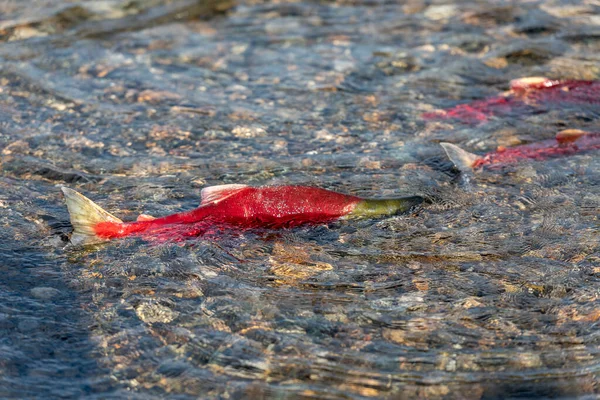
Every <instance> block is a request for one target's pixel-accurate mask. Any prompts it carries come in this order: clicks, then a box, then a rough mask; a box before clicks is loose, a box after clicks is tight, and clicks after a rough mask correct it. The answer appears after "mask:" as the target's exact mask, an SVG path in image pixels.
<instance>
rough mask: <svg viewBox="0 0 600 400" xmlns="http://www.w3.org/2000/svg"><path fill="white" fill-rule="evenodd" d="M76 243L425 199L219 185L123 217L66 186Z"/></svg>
mask: <svg viewBox="0 0 600 400" xmlns="http://www.w3.org/2000/svg"><path fill="white" fill-rule="evenodd" d="M62 191H63V193H64V195H65V199H66V202H67V208H68V210H69V214H70V218H71V224H72V225H73V228H74V231H73V234H72V236H71V242H72V243H74V244H85V243H93V242H98V241H103V240H109V239H115V238H122V237H125V236H130V235H142V236H150V237H152V235H156V234H158V233H159V232H163V233H164V232H165V228H167V232H169V234H170V235H174V236H178V235H179V236H181V235H184V236H194V235H199V234H202V232H204V231H206V230H207V229H209V227H226V228H227V227H229V228H234V229H252V228H268V229H279V228H286V227H294V226H298V225H303V224H320V223H327V222H331V221H334V220H337V219H340V218H348V217H367V218H368V217H379V216H384V215H393V214H397V213H401V212H406V211H408V210H410V209H411V208H412V207H414V206H416V205H418V204H420V203H421V202H422V201H423V198H422V197H420V196H410V197H402V198H395V199H371V200H369V199H363V198H360V197H357V196H351V195H347V194H342V193H337V192H333V191H331V190H325V189H319V188H315V187H307V186H265V187H251V186H247V185H221V186H212V187H207V188H205V189H203V190H202V192H201V203H200V206H199V207H198V208H196V209H194V210H191V211H187V212H182V213H177V214H172V215H168V216H165V217H160V218H154V217H151V216H147V215H140V216H139V217H138V219H137V221H133V222H123V221H121V220H120V219H119V218H117V217H115V216H114V215H112V214H110V213H108V212H107V211H105V210H103V209H102V208H101V207H100V206H98V205H97V204H95V203H94V202H92V201H91V200H90V199H88V198H86V197H85V196H83V195H81V194H80V193H78V192H76V191H74V190H72V189H69V188H66V187H63V188H62Z"/></svg>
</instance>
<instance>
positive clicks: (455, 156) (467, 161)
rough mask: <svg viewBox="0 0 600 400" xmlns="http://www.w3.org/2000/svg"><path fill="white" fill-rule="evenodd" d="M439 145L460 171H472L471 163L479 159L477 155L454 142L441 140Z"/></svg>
mask: <svg viewBox="0 0 600 400" xmlns="http://www.w3.org/2000/svg"><path fill="white" fill-rule="evenodd" d="M440 145H441V146H442V147H443V148H444V151H445V152H446V154H447V155H448V158H449V159H450V161H452V162H453V163H454V165H456V168H458V169H459V170H461V171H465V172H466V171H472V170H473V164H475V161H477V160H478V159H479V156H478V155H476V154H473V153H469V152H468V151H465V150H463V149H461V148H460V147H458V146H457V145H455V144H452V143H445V142H442V143H440Z"/></svg>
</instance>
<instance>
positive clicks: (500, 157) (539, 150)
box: [440, 129, 600, 171]
mask: <svg viewBox="0 0 600 400" xmlns="http://www.w3.org/2000/svg"><path fill="white" fill-rule="evenodd" d="M440 144H441V145H442V147H443V148H444V150H445V151H446V154H447V155H448V158H450V160H451V161H452V162H453V163H454V165H455V166H456V167H457V168H458V169H459V170H461V171H470V170H473V169H478V168H483V167H488V168H494V167H501V166H503V165H507V164H514V163H518V162H520V161H523V160H545V159H548V158H553V157H561V156H568V155H571V154H576V153H581V152H585V151H590V150H599V149H600V133H589V132H585V131H581V130H578V129H567V130H564V131H561V132H559V133H558V134H556V136H555V138H554V139H550V140H543V141H540V142H535V143H529V144H525V145H520V146H515V147H510V148H506V147H498V149H496V151H492V152H490V153H487V154H484V155H483V156H478V155H476V154H473V153H469V152H467V151H465V150H463V149H461V148H460V147H458V146H456V145H454V144H452V143H440Z"/></svg>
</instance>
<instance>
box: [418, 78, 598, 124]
mask: <svg viewBox="0 0 600 400" xmlns="http://www.w3.org/2000/svg"><path fill="white" fill-rule="evenodd" d="M565 104H588V105H590V104H591V105H600V81H584V80H553V79H548V78H544V77H528V78H520V79H515V80H512V81H511V82H510V90H508V91H507V92H504V93H502V94H501V95H499V96H495V97H491V98H488V99H485V100H478V101H474V102H472V103H468V104H460V105H457V106H455V107H452V108H449V109H446V110H436V111H432V112H426V113H423V114H422V115H421V116H422V117H423V118H425V119H430V120H440V119H457V120H460V121H463V122H465V123H480V122H485V121H487V120H488V119H489V118H490V117H492V116H506V115H511V116H512V115H515V114H527V113H529V112H532V111H533V110H535V109H536V108H537V107H540V106H544V105H558V106H564V105H565Z"/></svg>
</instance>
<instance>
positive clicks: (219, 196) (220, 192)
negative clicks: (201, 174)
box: [200, 184, 249, 206]
mask: <svg viewBox="0 0 600 400" xmlns="http://www.w3.org/2000/svg"><path fill="white" fill-rule="evenodd" d="M247 187H249V186H248V185H240V184H231V185H217V186H209V187H205V188H204V189H202V191H201V192H200V196H201V197H202V200H201V202H200V205H201V206H205V205H207V204H210V203H218V202H220V201H223V200H225V199H226V198H228V197H230V196H233V195H234V194H236V193H237V192H239V191H240V190H242V189H245V188H247Z"/></svg>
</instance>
